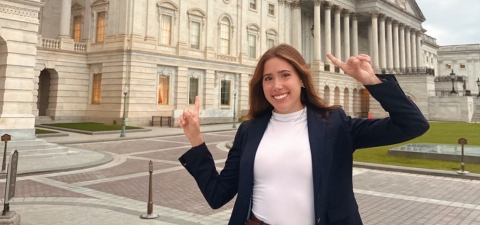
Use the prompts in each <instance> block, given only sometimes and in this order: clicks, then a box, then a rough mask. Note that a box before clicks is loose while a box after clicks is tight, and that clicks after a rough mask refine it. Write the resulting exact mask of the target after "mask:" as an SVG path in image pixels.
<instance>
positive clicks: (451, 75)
mask: <svg viewBox="0 0 480 225" xmlns="http://www.w3.org/2000/svg"><path fill="white" fill-rule="evenodd" d="M450 79H451V80H452V91H451V92H450V94H456V93H457V92H456V91H455V85H454V81H455V80H456V79H457V75H456V74H455V73H454V72H453V70H452V72H451V73H450Z"/></svg>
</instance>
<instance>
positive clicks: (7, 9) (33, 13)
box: [0, 4, 39, 19]
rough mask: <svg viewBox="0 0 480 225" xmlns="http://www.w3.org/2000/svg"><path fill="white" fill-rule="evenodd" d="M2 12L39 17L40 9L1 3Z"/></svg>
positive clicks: (0, 10) (0, 9) (0, 11)
mask: <svg viewBox="0 0 480 225" xmlns="http://www.w3.org/2000/svg"><path fill="white" fill-rule="evenodd" d="M0 13H5V14H11V15H16V16H23V17H27V18H36V19H38V13H39V11H37V10H32V9H25V8H20V7H15V6H10V5H4V4H0Z"/></svg>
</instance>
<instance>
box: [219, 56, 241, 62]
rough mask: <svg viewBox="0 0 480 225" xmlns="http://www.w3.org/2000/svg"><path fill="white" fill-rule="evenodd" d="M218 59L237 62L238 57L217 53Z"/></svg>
mask: <svg viewBox="0 0 480 225" xmlns="http://www.w3.org/2000/svg"><path fill="white" fill-rule="evenodd" d="M217 60H222V61H228V62H237V57H235V56H229V55H220V54H217Z"/></svg>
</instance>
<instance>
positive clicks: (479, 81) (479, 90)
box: [477, 78, 480, 98]
mask: <svg viewBox="0 0 480 225" xmlns="http://www.w3.org/2000/svg"><path fill="white" fill-rule="evenodd" d="M477 86H478V95H477V98H480V78H477Z"/></svg>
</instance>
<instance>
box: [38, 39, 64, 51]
mask: <svg viewBox="0 0 480 225" xmlns="http://www.w3.org/2000/svg"><path fill="white" fill-rule="evenodd" d="M41 41H42V45H41V46H42V47H43V48H46V49H60V40H58V39H50V38H41Z"/></svg>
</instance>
